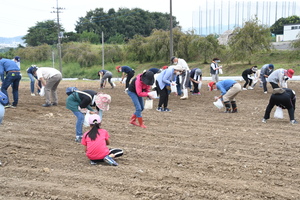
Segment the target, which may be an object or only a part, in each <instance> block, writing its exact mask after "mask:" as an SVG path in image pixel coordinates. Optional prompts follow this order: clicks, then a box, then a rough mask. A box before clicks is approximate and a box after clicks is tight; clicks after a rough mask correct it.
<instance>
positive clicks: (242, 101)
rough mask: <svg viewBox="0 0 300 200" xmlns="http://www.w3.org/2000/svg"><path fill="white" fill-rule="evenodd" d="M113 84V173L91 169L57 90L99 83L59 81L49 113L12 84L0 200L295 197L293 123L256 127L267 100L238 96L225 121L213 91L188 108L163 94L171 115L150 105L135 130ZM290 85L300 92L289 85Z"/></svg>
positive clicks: (254, 94)
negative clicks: (14, 93) (119, 152)
mask: <svg viewBox="0 0 300 200" xmlns="http://www.w3.org/2000/svg"><path fill="white" fill-rule="evenodd" d="M116 84H117V86H116V88H115V89H110V88H104V89H101V91H103V92H104V93H107V94H110V95H111V97H112V102H111V104H110V110H109V111H106V112H104V115H103V122H102V128H104V129H107V130H108V132H109V134H110V136H111V145H110V147H116V148H122V149H124V155H123V157H120V158H118V159H116V161H117V162H118V163H119V166H117V167H112V166H109V165H107V164H105V163H103V164H100V165H90V163H89V161H88V159H87V158H86V156H85V154H84V151H83V146H82V145H81V144H78V143H75V141H74V138H75V120H76V118H75V116H74V115H73V114H72V112H71V111H69V110H67V109H66V108H65V99H66V97H67V95H66V94H65V89H66V87H68V86H77V87H78V88H79V89H81V90H84V89H93V90H96V91H100V89H99V81H65V80H64V81H62V82H61V83H60V85H59V89H58V90H59V91H58V92H59V105H58V106H53V107H48V108H44V107H42V106H41V105H42V104H43V103H44V98H43V97H40V96H34V97H32V96H30V92H29V82H28V81H21V85H20V91H19V94H20V99H19V105H18V107H17V108H16V109H13V108H8V109H6V114H5V118H4V122H3V125H2V126H0V136H1V139H0V161H1V162H2V165H1V166H0V199H3V200H21V199H22V200H23V199H30V200H31V199H37V200H43V199H51V200H77V199H78V200H81V199H91V200H99V199H101V200H102V199H103V200H112V199H115V200H132V199H141V200H148V199H149V200H150V199H151V200H152V199H155V200H199V199H220V200H224V199H229V200H232V199H249V200H253V199H274V200H275V199H276V200H278V199H286V200H288V199H289V200H290V199H295V200H296V199H300V189H299V188H300V133H299V127H300V124H299V125H291V124H289V117H288V113H287V111H284V119H275V118H271V119H270V120H268V122H267V123H266V124H263V123H261V119H262V117H263V115H264V111H265V108H266V106H267V103H268V100H269V97H270V93H268V94H264V93H263V91H262V88H259V87H256V88H255V89H254V90H248V91H242V92H241V93H240V94H239V95H238V96H237V104H238V111H239V112H238V113H231V114H229V113H223V110H219V109H218V108H216V107H215V106H214V105H213V103H212V102H213V101H214V96H216V95H218V94H219V91H213V92H209V91H208V90H207V87H206V85H207V82H204V84H203V85H204V86H203V88H202V89H201V95H197V96H192V95H190V96H189V97H190V98H189V99H188V100H180V99H179V97H178V96H175V95H174V94H173V93H172V94H171V95H170V100H169V108H170V109H171V110H172V112H157V111H156V110H155V108H156V106H157V103H158V99H155V100H154V108H153V109H152V110H145V111H144V112H143V118H144V121H145V125H146V126H147V128H146V129H142V128H140V127H136V126H132V125H130V124H129V120H130V117H131V115H132V113H133V112H134V107H133V104H132V102H131V99H130V98H129V96H128V95H127V94H125V93H124V86H123V85H120V84H118V83H116ZM241 84H243V82H241ZM268 87H269V91H270V90H271V87H270V85H268ZM289 87H290V88H292V89H294V90H295V92H296V94H299V93H300V87H299V83H298V82H290V83H289ZM9 94H10V98H12V97H11V91H10V90H9ZM296 105H297V106H298V105H299V103H298V102H297V103H296ZM274 111H275V109H273V111H272V117H273V113H274ZM297 111H298V110H296V113H295V116H296V119H299V113H298V112H297ZM87 130H88V129H87V128H86V127H85V128H84V131H87Z"/></svg>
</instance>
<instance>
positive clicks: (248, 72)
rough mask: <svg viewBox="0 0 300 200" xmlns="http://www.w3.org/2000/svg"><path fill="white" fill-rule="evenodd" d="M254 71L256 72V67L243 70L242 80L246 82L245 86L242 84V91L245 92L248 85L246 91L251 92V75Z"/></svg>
mask: <svg viewBox="0 0 300 200" xmlns="http://www.w3.org/2000/svg"><path fill="white" fill-rule="evenodd" d="M256 71H257V66H253V67H251V68H248V69H245V70H244V71H243V73H242V77H243V79H244V80H245V81H246V82H245V84H244V86H243V90H247V85H248V84H249V87H248V89H249V90H253V87H251V85H252V81H253V80H252V77H251V75H252V74H255V73H256Z"/></svg>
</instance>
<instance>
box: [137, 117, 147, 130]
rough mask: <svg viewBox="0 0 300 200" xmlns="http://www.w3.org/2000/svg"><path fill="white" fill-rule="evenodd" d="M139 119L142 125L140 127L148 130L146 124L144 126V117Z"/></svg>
mask: <svg viewBox="0 0 300 200" xmlns="http://www.w3.org/2000/svg"><path fill="white" fill-rule="evenodd" d="M137 119H138V121H139V123H140V125H139V126H140V127H142V128H147V127H146V126H145V124H144V122H143V118H142V117H138V118H137Z"/></svg>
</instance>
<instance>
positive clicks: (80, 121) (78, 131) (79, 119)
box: [72, 111, 84, 137]
mask: <svg viewBox="0 0 300 200" xmlns="http://www.w3.org/2000/svg"><path fill="white" fill-rule="evenodd" d="M72 112H73V114H74V115H75V116H76V118H77V121H76V136H80V137H82V126H83V122H84V114H83V113H82V112H80V111H72Z"/></svg>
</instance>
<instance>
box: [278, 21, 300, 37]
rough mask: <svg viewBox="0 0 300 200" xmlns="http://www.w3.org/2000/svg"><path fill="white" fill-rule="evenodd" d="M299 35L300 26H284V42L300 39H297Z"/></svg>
mask: <svg viewBox="0 0 300 200" xmlns="http://www.w3.org/2000/svg"><path fill="white" fill-rule="evenodd" d="M299 34H300V24H286V25H284V26H283V40H282V41H292V40H296V39H299V37H297V36H298V35H299ZM299 36H300V35H299Z"/></svg>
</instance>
